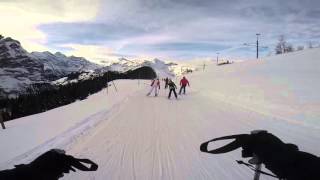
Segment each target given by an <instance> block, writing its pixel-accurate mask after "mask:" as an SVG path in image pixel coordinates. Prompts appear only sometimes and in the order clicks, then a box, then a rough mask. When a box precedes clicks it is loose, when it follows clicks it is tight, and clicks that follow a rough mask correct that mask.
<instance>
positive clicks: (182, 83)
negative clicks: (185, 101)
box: [179, 76, 190, 95]
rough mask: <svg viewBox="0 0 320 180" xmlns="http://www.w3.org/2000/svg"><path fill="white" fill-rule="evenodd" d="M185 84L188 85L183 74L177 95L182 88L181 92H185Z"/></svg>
mask: <svg viewBox="0 0 320 180" xmlns="http://www.w3.org/2000/svg"><path fill="white" fill-rule="evenodd" d="M187 85H188V86H189V87H190V84H189V81H188V80H187V78H186V77H185V76H183V78H182V79H181V80H180V86H181V87H180V91H179V95H180V94H181V92H182V89H183V94H186V86H187Z"/></svg>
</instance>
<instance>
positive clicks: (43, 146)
mask: <svg viewBox="0 0 320 180" xmlns="http://www.w3.org/2000/svg"><path fill="white" fill-rule="evenodd" d="M318 57H320V51H319V49H314V50H305V51H301V52H297V53H292V54H288V55H284V56H276V57H271V58H267V59H264V60H263V61H247V62H241V63H234V64H232V65H225V66H216V65H215V64H214V63H212V64H209V65H208V66H206V69H205V70H204V71H203V72H202V71H201V72H195V73H193V74H190V75H188V76H187V78H188V79H189V80H190V83H191V87H190V88H188V89H187V95H182V96H179V99H178V100H175V99H174V98H172V99H171V100H168V99H167V93H168V91H167V90H164V89H161V91H160V96H158V97H153V96H150V97H147V96H146V93H147V92H148V90H149V87H150V86H149V83H150V82H149V81H140V85H139V84H138V81H137V80H121V81H115V84H116V85H117V88H118V92H115V89H114V88H113V87H112V86H110V87H109V89H108V92H107V90H106V89H104V90H103V91H101V92H99V93H97V94H94V95H91V96H90V97H89V98H88V99H86V100H83V101H78V102H76V103H73V104H71V105H68V106H64V107H60V108H57V109H54V110H51V111H48V112H45V113H41V114H37V115H33V116H29V117H24V118H21V119H17V120H14V121H11V122H8V123H6V125H7V127H8V129H6V130H1V131H0V142H1V148H0V154H1V155H0V156H1V158H0V169H7V168H12V167H13V165H14V164H19V163H28V162H30V161H31V160H33V159H34V158H35V157H37V156H38V155H40V154H41V153H43V152H45V151H47V150H49V149H51V148H63V149H65V150H66V151H67V153H68V154H71V155H74V156H76V157H83V158H90V159H92V160H93V161H95V162H97V163H98V164H99V169H98V171H96V172H76V173H74V172H72V173H70V174H67V175H65V176H64V178H63V179H76V180H82V179H83V180H86V179H101V180H105V179H117V180H127V179H130V180H131V179H139V180H170V179H174V180H177V179H179V180H180V179H181V180H187V179H190V180H191V179H192V180H201V179H208V180H214V179H216V180H229V179H230V180H234V179H239V180H248V179H252V178H253V172H252V171H250V170H249V169H248V168H246V167H244V166H240V165H238V164H237V163H236V162H235V160H238V159H241V153H240V150H237V151H234V152H230V153H227V154H221V155H210V154H205V153H201V152H200V150H199V146H200V144H201V143H202V142H204V141H207V140H209V139H212V138H214V137H219V136H225V135H230V134H238V133H249V132H250V131H252V130H255V129H265V130H268V131H269V132H271V133H274V134H275V135H277V136H278V137H280V138H281V139H282V140H283V141H285V142H290V143H294V144H297V145H298V146H299V148H300V149H301V150H303V151H307V152H310V153H313V154H316V155H318V156H319V155H320V147H319V145H318V143H319V142H320V123H319V119H320V94H319V92H320V87H319V83H317V82H318V78H319V77H320V69H319V68H320V62H319V61H318V60H317V59H316V58H318ZM161 85H162V87H163V86H164V85H163V83H162V84H161ZM224 143H227V142H223V144H224ZM220 145H222V144H221V143H218V144H216V146H220ZM261 179H262V180H266V179H274V178H269V177H267V176H263V175H262V176H261Z"/></svg>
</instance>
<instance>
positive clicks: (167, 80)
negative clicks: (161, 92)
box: [164, 77, 169, 89]
mask: <svg viewBox="0 0 320 180" xmlns="http://www.w3.org/2000/svg"><path fill="white" fill-rule="evenodd" d="M164 82H165V86H164V88H165V89H167V88H168V83H169V78H168V77H166V79H164Z"/></svg>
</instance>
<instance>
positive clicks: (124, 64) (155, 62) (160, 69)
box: [105, 58, 196, 78]
mask: <svg viewBox="0 0 320 180" xmlns="http://www.w3.org/2000/svg"><path fill="white" fill-rule="evenodd" d="M105 65H106V66H107V68H108V70H111V71H119V72H125V71H128V70H133V69H136V68H139V67H143V66H148V67H151V68H152V69H153V70H154V71H155V72H156V73H157V76H158V77H160V78H165V77H171V78H172V77H174V76H176V75H180V74H181V73H183V72H181V69H182V68H181V65H180V63H179V64H178V63H173V62H165V61H163V60H160V59H157V58H154V59H151V60H141V59H132V60H129V59H126V58H119V59H118V60H117V61H110V62H105ZM183 67H185V69H184V70H186V69H192V70H196V68H195V67H194V66H193V65H186V64H185V63H184V65H183Z"/></svg>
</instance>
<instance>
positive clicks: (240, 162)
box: [237, 160, 279, 179]
mask: <svg viewBox="0 0 320 180" xmlns="http://www.w3.org/2000/svg"><path fill="white" fill-rule="evenodd" d="M237 163H238V164H243V165H245V166H247V167H249V169H251V170H253V171H255V172H258V173H261V174H264V175H267V176H271V177H274V178H278V179H279V177H277V176H276V175H273V174H270V173H267V172H264V171H261V170H256V169H255V167H254V166H253V165H252V164H249V163H245V162H243V161H241V160H238V161H237Z"/></svg>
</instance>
